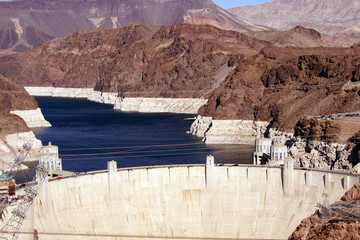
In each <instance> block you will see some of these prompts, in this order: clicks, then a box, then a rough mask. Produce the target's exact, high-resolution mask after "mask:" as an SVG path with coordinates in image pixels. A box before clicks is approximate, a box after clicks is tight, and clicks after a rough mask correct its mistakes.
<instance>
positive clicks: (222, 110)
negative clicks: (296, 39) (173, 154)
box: [199, 47, 360, 131]
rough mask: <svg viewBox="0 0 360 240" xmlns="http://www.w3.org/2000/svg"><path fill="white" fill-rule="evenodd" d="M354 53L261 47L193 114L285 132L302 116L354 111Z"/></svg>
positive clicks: (359, 72)
mask: <svg viewBox="0 0 360 240" xmlns="http://www.w3.org/2000/svg"><path fill="white" fill-rule="evenodd" d="M359 50H360V49H359V48H307V49H304V48H277V47H266V48H264V49H262V51H261V52H260V53H259V54H258V55H256V56H252V57H249V58H247V59H246V60H244V61H243V62H241V64H239V65H238V66H237V68H236V69H235V70H234V71H233V72H232V74H231V75H230V76H229V77H228V78H227V80H226V81H225V82H223V83H222V84H221V86H220V87H219V88H218V89H216V90H215V91H214V92H213V93H212V94H211V96H210V97H209V102H208V103H207V105H205V106H204V107H203V108H201V109H200V111H199V114H201V115H207V116H209V115H210V116H212V117H214V118H216V119H251V120H252V119H254V120H264V121H269V122H273V124H274V125H273V126H274V127H278V128H279V129H280V130H282V131H289V130H291V129H293V128H294V126H295V125H296V123H297V122H298V121H299V119H300V118H301V117H302V116H304V115H308V116H317V115H323V114H332V113H341V112H352V111H358V110H359V109H360V107H359V103H360V96H359V95H360V85H359V76H360V68H359V67H360V55H359V53H360V51H359Z"/></svg>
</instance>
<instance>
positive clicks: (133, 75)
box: [0, 24, 269, 97]
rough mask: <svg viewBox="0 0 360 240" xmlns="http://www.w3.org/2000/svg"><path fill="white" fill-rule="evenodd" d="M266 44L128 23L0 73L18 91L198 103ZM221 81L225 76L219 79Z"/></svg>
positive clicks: (56, 44) (13, 61)
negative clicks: (79, 91) (66, 90)
mask: <svg viewBox="0 0 360 240" xmlns="http://www.w3.org/2000/svg"><path fill="white" fill-rule="evenodd" d="M268 45H269V43H268V42H265V41H260V40H256V39H252V38H249V37H247V36H246V35H244V34H242V33H239V32H235V31H224V30H220V29H218V28H215V27H213V26H209V25H189V24H180V25H174V26H172V27H165V26H164V27H155V26H146V25H139V24H131V25H128V26H126V27H123V28H119V29H101V30H94V31H89V32H84V31H78V32H76V33H75V34H73V35H71V36H68V37H65V38H60V39H55V40H52V41H50V42H47V43H44V44H42V45H39V46H37V47H35V48H34V49H32V50H31V51H29V52H28V53H26V54H13V55H10V56H5V57H2V58H1V60H0V73H2V74H3V75H4V76H6V77H8V78H10V79H12V80H14V81H15V82H17V83H20V84H23V85H28V86H29V85H32V86H56V87H92V88H93V87H95V89H96V90H101V91H112V92H119V93H120V94H121V95H122V96H125V95H126V96H143V97H159V96H161V97H173V96H176V97H201V96H203V95H205V94H207V93H210V92H211V91H212V88H213V86H214V85H216V83H218V82H221V81H223V80H224V79H223V77H222V75H224V74H219V73H222V72H225V73H227V72H229V71H231V68H232V67H234V66H235V65H237V64H238V63H239V61H241V60H242V59H244V58H245V57H247V56H252V55H255V54H257V53H258V52H259V51H260V50H261V49H262V48H263V47H264V46H268ZM225 76H226V75H225Z"/></svg>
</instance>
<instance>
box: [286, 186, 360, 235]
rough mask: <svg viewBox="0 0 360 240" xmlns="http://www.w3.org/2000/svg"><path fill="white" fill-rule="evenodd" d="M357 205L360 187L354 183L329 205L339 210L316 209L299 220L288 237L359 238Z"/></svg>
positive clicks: (359, 202)
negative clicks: (298, 223) (337, 199)
mask: <svg viewBox="0 0 360 240" xmlns="http://www.w3.org/2000/svg"><path fill="white" fill-rule="evenodd" d="M359 205H360V187H359V186H358V185H355V186H354V187H353V188H352V189H350V190H349V191H348V192H346V193H345V194H344V196H343V197H342V198H341V200H340V201H338V202H336V203H334V204H332V205H331V207H332V209H333V210H334V211H336V208H337V209H338V210H339V211H338V212H337V213H336V212H329V211H324V210H317V211H316V212H315V213H314V214H313V215H311V216H310V217H309V218H306V219H304V220H303V221H302V222H301V224H300V225H299V226H298V227H297V229H296V230H295V231H294V232H293V233H292V234H291V236H290V237H289V239H334V240H335V239H359V238H360V223H359V219H360V208H359ZM345 216H350V217H345Z"/></svg>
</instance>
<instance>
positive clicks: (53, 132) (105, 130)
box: [18, 97, 253, 181]
mask: <svg viewBox="0 0 360 240" xmlns="http://www.w3.org/2000/svg"><path fill="white" fill-rule="evenodd" d="M36 100H37V101H38V103H39V107H40V108H41V109H42V112H43V114H44V116H45V118H46V119H47V120H48V121H49V122H50V123H51V124H52V127H50V128H43V129H34V132H35V134H36V137H37V138H38V139H40V140H41V141H42V142H43V145H47V144H48V142H51V143H52V144H53V145H57V146H59V153H60V157H61V158H62V160H63V169H64V170H69V171H74V172H88V171H94V170H101V169H106V168H107V162H108V161H110V160H115V161H116V162H117V165H118V167H119V168H124V167H137V166H152V165H170V164H171V165H172V164H203V163H205V159H206V156H207V155H209V154H211V155H214V157H215V163H233V164H248V163H251V152H252V150H253V147H252V146H247V145H209V144H204V143H203V142H202V141H201V139H200V138H196V137H194V136H192V135H189V134H187V133H186V131H188V130H189V128H190V125H191V124H192V122H193V118H194V117H195V115H187V114H166V113H156V114H154V113H124V112H119V111H116V110H114V109H113V106H112V105H105V104H100V103H95V102H91V101H88V100H85V99H71V98H51V97H36ZM189 118H190V119H189ZM34 166H35V164H30V167H31V168H33V167H34ZM29 172H30V171H24V172H21V173H19V177H18V178H21V181H24V180H23V178H28V177H26V176H27V175H31V174H30V173H29Z"/></svg>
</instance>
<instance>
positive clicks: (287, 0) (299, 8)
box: [228, 0, 360, 46]
mask: <svg viewBox="0 0 360 240" xmlns="http://www.w3.org/2000/svg"><path fill="white" fill-rule="evenodd" d="M359 8H360V2H359V1H357V0H312V1H303V0H274V1H272V2H270V3H265V4H262V5H257V6H245V7H238V8H233V9H229V10H228V11H229V12H231V13H233V14H235V15H237V16H238V17H239V18H240V19H241V20H243V21H245V22H248V23H251V24H254V25H256V26H258V27H260V28H264V29H267V30H269V29H270V30H273V29H277V30H287V29H290V28H293V27H295V26H297V25H302V26H305V27H310V28H314V29H316V30H318V31H319V32H321V33H322V34H323V37H324V38H325V40H326V41H328V42H330V43H331V44H334V45H339V46H351V45H353V44H354V43H358V42H359V36H360V29H359V27H358V26H359V23H360V22H359V11H358V10H359Z"/></svg>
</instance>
